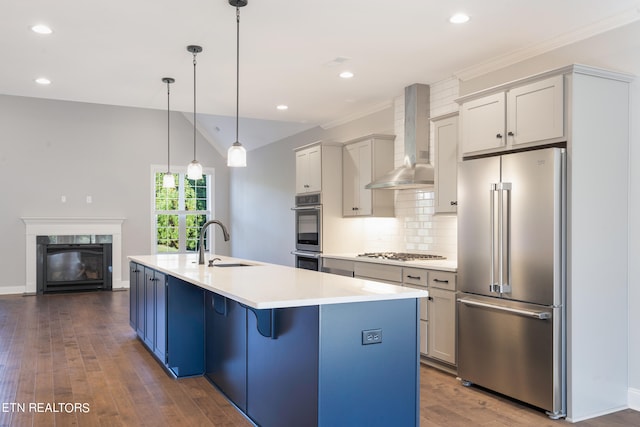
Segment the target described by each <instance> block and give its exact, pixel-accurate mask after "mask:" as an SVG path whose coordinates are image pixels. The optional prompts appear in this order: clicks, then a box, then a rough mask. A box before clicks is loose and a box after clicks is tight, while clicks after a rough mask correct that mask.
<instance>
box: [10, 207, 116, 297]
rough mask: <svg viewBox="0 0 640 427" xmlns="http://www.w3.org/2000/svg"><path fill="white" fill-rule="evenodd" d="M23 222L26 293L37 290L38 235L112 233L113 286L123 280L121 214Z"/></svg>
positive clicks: (27, 218) (35, 219) (38, 218)
mask: <svg viewBox="0 0 640 427" xmlns="http://www.w3.org/2000/svg"><path fill="white" fill-rule="evenodd" d="M21 219H22V221H23V222H24V223H25V225H26V232H25V237H26V270H27V271H26V286H25V292H24V293H25V294H36V292H37V288H36V258H37V246H36V237H37V236H52V235H58V236H64V235H79V234H104V235H110V236H112V239H113V240H112V241H113V243H112V257H113V258H112V264H113V265H112V267H113V272H112V278H113V289H114V290H115V289H119V288H122V287H124V285H125V284H124V283H123V282H122V223H123V221H124V220H125V219H124V218H61V217H58V218H48V217H23V218H21Z"/></svg>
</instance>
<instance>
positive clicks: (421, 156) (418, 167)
mask: <svg viewBox="0 0 640 427" xmlns="http://www.w3.org/2000/svg"><path fill="white" fill-rule="evenodd" d="M429 102H430V100H429V86H428V85H425V84H419V83H415V84H413V85H411V86H407V87H406V88H405V89H404V164H403V165H402V166H401V167H399V168H396V169H394V170H392V171H390V172H388V173H386V174H384V175H383V176H381V177H379V178H378V179H376V180H375V181H373V182H371V183H369V184H367V185H365V188H368V189H387V190H403V189H409V188H429V187H431V188H433V183H434V181H433V178H434V175H435V174H434V170H433V166H432V165H431V164H430V163H429Z"/></svg>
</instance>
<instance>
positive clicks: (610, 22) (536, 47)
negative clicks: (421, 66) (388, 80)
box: [454, 7, 640, 81]
mask: <svg viewBox="0 0 640 427" xmlns="http://www.w3.org/2000/svg"><path fill="white" fill-rule="evenodd" d="M638 20H640V7H634V8H632V9H628V10H626V11H624V12H622V13H619V14H617V15H613V16H610V17H609V18H606V19H603V20H600V21H597V22H594V23H593V24H591V25H587V26H584V27H581V28H579V29H577V30H575V31H571V32H569V33H565V34H562V35H560V36H558V37H554V38H552V39H549V40H546V41H543V42H541V43H536V44H533V45H530V46H528V47H525V48H523V49H518V50H515V51H512V52H510V53H507V54H505V55H500V56H497V57H494V58H492V59H490V60H488V61H484V62H481V63H479V64H477V65H474V66H471V67H467V68H464V69H462V70H459V71H457V72H455V73H454V76H456V77H457V78H458V79H460V80H462V81H466V80H470V79H473V78H476V77H479V76H482V75H484V74H487V73H490V72H493V71H497V70H500V69H502V68H505V67H508V66H510V65H513V64H516V63H518V62H522V61H525V60H527V59H530V58H533V57H535V56H538V55H542V54H543V53H547V52H550V51H552V50H555V49H558V48H561V47H563V46H567V45H570V44H572V43H576V42H579V41H581V40H585V39H588V38H590V37H593V36H596V35H598V34H602V33H605V32H607V31H610V30H613V29H616V28H619V27H622V26H625V25H628V24H631V23H632V22H635V21H638Z"/></svg>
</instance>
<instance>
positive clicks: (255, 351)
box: [246, 306, 318, 427]
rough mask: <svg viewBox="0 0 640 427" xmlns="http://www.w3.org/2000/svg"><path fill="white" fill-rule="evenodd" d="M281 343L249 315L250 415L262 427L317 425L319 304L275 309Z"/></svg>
mask: <svg viewBox="0 0 640 427" xmlns="http://www.w3.org/2000/svg"><path fill="white" fill-rule="evenodd" d="M273 314H274V315H275V316H276V318H275V339H274V338H268V337H264V336H262V335H261V334H260V333H259V332H258V329H257V320H256V315H255V314H254V313H253V312H252V311H251V310H248V311H247V411H246V413H247V415H248V416H249V417H250V418H251V419H253V420H254V421H255V422H256V424H258V425H260V426H262V427H270V426H276V427H288V426H291V427H294V426H295V427H297V426H315V425H317V419H318V306H308V307H293V308H281V309H273Z"/></svg>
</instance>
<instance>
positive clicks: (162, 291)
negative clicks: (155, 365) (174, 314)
mask: <svg viewBox="0 0 640 427" xmlns="http://www.w3.org/2000/svg"><path fill="white" fill-rule="evenodd" d="M153 280H154V282H153V283H154V288H155V304H154V305H155V319H154V320H155V330H154V339H153V352H154V353H155V354H156V356H157V357H158V359H160V361H161V362H162V363H163V364H165V363H167V280H166V276H165V275H164V274H163V273H160V272H158V271H156V272H155V275H154V279H153Z"/></svg>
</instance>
